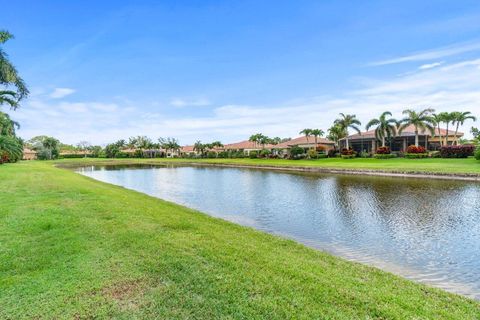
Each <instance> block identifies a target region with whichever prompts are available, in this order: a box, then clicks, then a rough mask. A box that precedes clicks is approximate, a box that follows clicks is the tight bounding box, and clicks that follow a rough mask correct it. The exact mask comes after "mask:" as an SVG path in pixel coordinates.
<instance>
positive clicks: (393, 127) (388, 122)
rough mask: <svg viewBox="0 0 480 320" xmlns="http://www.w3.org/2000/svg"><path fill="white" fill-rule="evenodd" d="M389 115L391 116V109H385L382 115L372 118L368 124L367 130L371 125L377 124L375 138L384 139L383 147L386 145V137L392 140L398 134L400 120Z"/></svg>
mask: <svg viewBox="0 0 480 320" xmlns="http://www.w3.org/2000/svg"><path fill="white" fill-rule="evenodd" d="M388 116H390V117H391V116H392V113H391V112H390V111H385V112H384V113H382V114H381V115H380V117H379V118H378V119H372V120H370V121H369V122H368V123H367V126H366V130H369V129H370V128H371V127H373V126H376V128H375V138H376V139H377V140H380V141H382V147H385V138H388V139H389V140H390V139H391V138H392V137H395V136H396V134H397V125H398V121H397V120H395V119H394V118H390V119H387V117H388Z"/></svg>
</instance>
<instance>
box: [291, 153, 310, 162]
mask: <svg viewBox="0 0 480 320" xmlns="http://www.w3.org/2000/svg"><path fill="white" fill-rule="evenodd" d="M305 157H306V154H304V153H302V154H296V155H294V156H292V157H291V158H290V159H292V160H302V159H305Z"/></svg>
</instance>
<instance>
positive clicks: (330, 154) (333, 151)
mask: <svg viewBox="0 0 480 320" xmlns="http://www.w3.org/2000/svg"><path fill="white" fill-rule="evenodd" d="M337 153H338V152H337V150H336V149H330V150H328V152H327V156H328V157H329V158H335V157H336V156H337Z"/></svg>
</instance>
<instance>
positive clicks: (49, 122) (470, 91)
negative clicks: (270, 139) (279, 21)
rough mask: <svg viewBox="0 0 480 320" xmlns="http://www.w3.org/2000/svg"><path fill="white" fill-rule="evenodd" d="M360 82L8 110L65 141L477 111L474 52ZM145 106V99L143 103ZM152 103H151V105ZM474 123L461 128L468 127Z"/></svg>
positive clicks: (215, 135)
mask: <svg viewBox="0 0 480 320" xmlns="http://www.w3.org/2000/svg"><path fill="white" fill-rule="evenodd" d="M357 83H358V85H359V87H358V88H357V89H356V90H351V91H348V92H344V93H343V94H339V95H337V96H320V97H315V98H312V99H301V100H300V99H299V100H295V101H294V102H291V101H290V102H288V103H284V104H283V105H280V106H275V107H272V106H259V105H235V104H231V105H224V106H219V107H216V108H206V109H205V111H206V112H205V115H204V116H201V117H194V116H187V117H181V118H180V117H179V116H175V115H166V114H161V113H159V112H156V111H146V110H144V109H140V108H136V107H135V106H134V105H132V104H129V103H126V102H121V103H101V102H96V101H93V102H76V103H71V102H55V101H53V102H52V101H51V100H48V99H45V97H42V96H39V97H32V98H30V100H27V101H26V104H25V105H24V106H22V108H20V109H18V110H17V111H15V112H12V117H14V119H16V120H19V121H20V123H21V124H22V128H21V129H20V130H19V134H20V135H21V136H22V137H24V138H30V137H32V136H35V135H40V134H48V135H53V136H56V137H58V138H60V139H61V140H62V141H64V142H67V143H77V142H79V141H81V140H87V141H90V142H91V143H96V144H104V143H107V142H110V141H115V140H118V139H121V138H128V137H129V136H133V135H148V136H150V137H151V138H153V139H156V138H158V137H162V136H173V137H176V138H179V139H180V141H181V143H183V144H188V143H192V142H194V141H195V140H198V139H200V140H202V141H213V140H221V141H222V142H224V143H228V142H234V141H238V140H241V139H246V138H247V137H248V136H249V135H251V134H252V133H255V132H262V133H264V134H267V135H270V136H280V137H295V136H298V132H299V131H300V130H301V129H302V128H305V127H313V128H321V129H323V130H326V129H328V128H329V127H330V126H331V124H332V122H333V121H334V119H335V118H336V117H337V116H338V113H339V112H344V113H353V114H356V115H357V116H358V117H359V119H360V120H361V121H362V122H363V123H364V124H365V123H366V122H367V121H368V120H369V119H371V118H373V117H377V116H378V115H379V114H380V113H381V112H383V111H385V110H389V111H391V112H392V113H394V116H395V117H397V118H400V117H401V116H402V115H401V112H402V110H404V109H405V108H407V107H408V108H423V107H433V108H435V109H437V111H452V110H468V111H472V112H473V113H474V114H475V115H477V116H480V90H478V88H480V59H478V60H468V61H462V62H458V63H455V64H443V65H441V66H437V67H435V68H424V69H420V70H418V71H417V72H415V73H412V74H405V75H402V76H395V77H392V78H391V79H388V80H382V81H379V80H376V79H363V80H358V81H357ZM142 108H144V105H142ZM156 109H157V108H152V110H156ZM472 125H477V126H478V123H477V124H474V123H472V122H468V123H466V125H465V126H464V127H463V128H461V130H462V131H463V132H465V133H468V132H469V131H470V127H471V126H472Z"/></svg>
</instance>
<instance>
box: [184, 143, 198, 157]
mask: <svg viewBox="0 0 480 320" xmlns="http://www.w3.org/2000/svg"><path fill="white" fill-rule="evenodd" d="M199 154H200V152H198V151H197V150H195V146H183V147H181V148H180V155H181V156H183V157H185V156H198V155H199Z"/></svg>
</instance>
